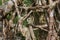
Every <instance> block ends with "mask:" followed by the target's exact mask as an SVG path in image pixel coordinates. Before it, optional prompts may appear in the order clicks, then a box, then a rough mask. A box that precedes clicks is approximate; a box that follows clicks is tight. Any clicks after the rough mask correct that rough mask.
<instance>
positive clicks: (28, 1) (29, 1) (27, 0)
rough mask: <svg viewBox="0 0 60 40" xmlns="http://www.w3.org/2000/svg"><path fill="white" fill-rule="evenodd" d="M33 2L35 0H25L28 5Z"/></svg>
mask: <svg viewBox="0 0 60 40" xmlns="http://www.w3.org/2000/svg"><path fill="white" fill-rule="evenodd" d="M32 3H33V0H24V4H26V6H30V5H31V4H32Z"/></svg>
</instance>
